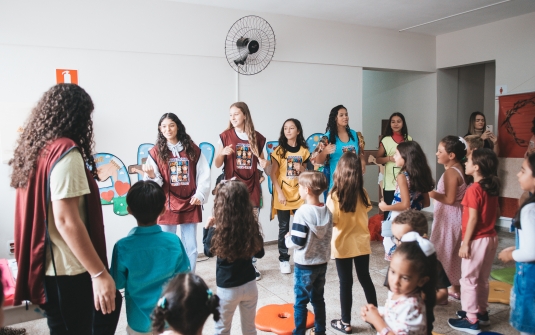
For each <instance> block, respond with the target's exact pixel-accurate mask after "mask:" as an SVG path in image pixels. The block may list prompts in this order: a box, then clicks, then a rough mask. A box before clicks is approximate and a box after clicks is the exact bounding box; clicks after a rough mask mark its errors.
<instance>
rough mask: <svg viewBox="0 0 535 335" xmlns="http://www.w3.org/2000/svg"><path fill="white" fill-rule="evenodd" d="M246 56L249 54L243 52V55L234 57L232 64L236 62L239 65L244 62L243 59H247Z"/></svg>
mask: <svg viewBox="0 0 535 335" xmlns="http://www.w3.org/2000/svg"><path fill="white" fill-rule="evenodd" d="M247 56H249V54H245V55H243V56H241V57H239V58H236V59H235V60H234V64H236V65H238V64H240V65H243V64H245V61H246V60H247Z"/></svg>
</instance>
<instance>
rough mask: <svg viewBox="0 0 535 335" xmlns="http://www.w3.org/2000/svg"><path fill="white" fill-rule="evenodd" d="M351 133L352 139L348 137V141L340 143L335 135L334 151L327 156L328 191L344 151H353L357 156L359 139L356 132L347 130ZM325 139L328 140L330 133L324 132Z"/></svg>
mask: <svg viewBox="0 0 535 335" xmlns="http://www.w3.org/2000/svg"><path fill="white" fill-rule="evenodd" d="M349 131H350V132H351V135H352V136H353V139H351V137H349V141H347V142H342V141H341V140H340V138H339V137H338V135H336V143H334V144H335V145H336V151H335V152H333V153H332V154H330V155H329V167H330V178H329V190H330V189H331V188H332V187H333V177H334V171H335V170H336V165H338V161H339V160H340V158H341V157H342V155H343V154H344V153H345V152H346V151H348V150H349V151H353V152H354V153H356V154H357V155H358V154H359V138H358V136H357V132H356V131H354V130H353V129H350V130H349ZM324 136H326V137H327V139H329V138H330V132H326V133H325V135H324Z"/></svg>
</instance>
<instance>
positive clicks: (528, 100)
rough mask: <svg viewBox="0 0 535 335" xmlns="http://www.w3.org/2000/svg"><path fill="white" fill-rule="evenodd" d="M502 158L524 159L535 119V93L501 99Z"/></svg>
mask: <svg viewBox="0 0 535 335" xmlns="http://www.w3.org/2000/svg"><path fill="white" fill-rule="evenodd" d="M499 102H500V113H499V115H498V124H499V125H500V129H499V136H498V145H499V146H500V157H506V158H523V157H524V154H525V153H526V149H527V147H528V144H529V139H530V138H531V135H532V134H531V127H532V126H533V124H532V121H533V118H535V92H533V93H524V94H514V95H504V96H500V97H499Z"/></svg>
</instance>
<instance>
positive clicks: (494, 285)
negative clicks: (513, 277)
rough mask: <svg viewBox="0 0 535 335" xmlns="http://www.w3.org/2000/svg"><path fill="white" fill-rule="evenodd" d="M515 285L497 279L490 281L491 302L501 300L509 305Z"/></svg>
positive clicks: (500, 301)
mask: <svg viewBox="0 0 535 335" xmlns="http://www.w3.org/2000/svg"><path fill="white" fill-rule="evenodd" d="M512 288H513V286H511V285H509V284H507V283H504V282H501V281H496V280H491V281H489V302H499V303H502V304H505V305H509V300H510V297H511V289H512Z"/></svg>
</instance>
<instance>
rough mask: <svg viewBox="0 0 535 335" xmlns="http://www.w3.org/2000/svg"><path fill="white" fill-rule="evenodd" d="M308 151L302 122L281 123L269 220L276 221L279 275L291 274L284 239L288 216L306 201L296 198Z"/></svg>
mask: <svg viewBox="0 0 535 335" xmlns="http://www.w3.org/2000/svg"><path fill="white" fill-rule="evenodd" d="M309 157H310V152H309V151H308V145H307V143H306V141H305V137H304V136H303V127H301V122H299V120H296V119H288V120H286V121H284V123H283V125H282V128H281V131H280V137H279V145H278V146H277V147H276V148H275V149H274V150H273V152H272V153H271V158H272V160H271V161H272V166H271V181H272V182H273V197H272V199H271V219H272V220H273V217H274V216H275V215H277V218H278V220H279V239H278V244H279V263H280V264H279V265H280V270H281V273H291V272H292V270H291V267H290V262H289V261H290V255H289V254H288V248H287V247H286V243H285V236H286V234H288V232H289V231H290V214H291V213H292V212H293V213H295V211H296V210H297V209H298V208H299V207H301V205H302V204H304V203H305V200H304V199H303V198H301V196H300V195H299V179H298V178H299V175H300V174H301V172H303V171H305V167H306V164H307V162H308V158H309Z"/></svg>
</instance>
